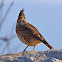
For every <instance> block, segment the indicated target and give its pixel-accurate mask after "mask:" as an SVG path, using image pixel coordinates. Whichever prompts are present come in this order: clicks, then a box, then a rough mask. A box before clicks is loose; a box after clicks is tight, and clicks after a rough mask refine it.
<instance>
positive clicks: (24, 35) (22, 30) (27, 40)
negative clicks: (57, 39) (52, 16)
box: [16, 9, 54, 51]
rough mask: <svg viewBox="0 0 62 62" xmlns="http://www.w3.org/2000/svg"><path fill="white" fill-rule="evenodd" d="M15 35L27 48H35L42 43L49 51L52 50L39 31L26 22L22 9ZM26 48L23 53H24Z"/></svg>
mask: <svg viewBox="0 0 62 62" xmlns="http://www.w3.org/2000/svg"><path fill="white" fill-rule="evenodd" d="M16 33H17V36H18V38H19V39H20V40H21V42H23V43H24V44H26V45H27V47H28V46H34V48H35V46H36V45H38V44H40V43H44V44H45V45H46V46H47V47H49V48H50V49H54V48H53V47H52V46H51V45H49V43H48V42H47V41H46V40H45V39H44V37H43V36H42V35H41V34H40V33H39V31H38V30H37V29H36V28H35V27H34V26H33V25H31V24H30V23H28V22H27V20H26V18H25V14H24V9H22V10H21V11H20V13H19V16H18V19H17V24H16ZM27 47H26V48H27ZM26 48H25V49H24V50H23V51H25V50H26ZM34 48H33V51H34Z"/></svg>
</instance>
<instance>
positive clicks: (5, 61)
mask: <svg viewBox="0 0 62 62" xmlns="http://www.w3.org/2000/svg"><path fill="white" fill-rule="evenodd" d="M0 62H62V49H54V50H47V51H26V52H20V53H12V54H6V55H1V56H0Z"/></svg>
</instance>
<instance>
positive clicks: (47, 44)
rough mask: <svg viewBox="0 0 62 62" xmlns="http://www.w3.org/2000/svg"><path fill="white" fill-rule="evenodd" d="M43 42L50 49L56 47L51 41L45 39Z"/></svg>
mask: <svg viewBox="0 0 62 62" xmlns="http://www.w3.org/2000/svg"><path fill="white" fill-rule="evenodd" d="M43 43H44V44H45V45H46V46H47V47H49V48H50V49H54V48H53V47H52V46H51V45H49V43H48V42H47V41H46V40H44V41H43Z"/></svg>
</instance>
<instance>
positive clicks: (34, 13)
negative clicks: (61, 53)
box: [0, 0, 62, 54]
mask: <svg viewBox="0 0 62 62" xmlns="http://www.w3.org/2000/svg"><path fill="white" fill-rule="evenodd" d="M11 1H13V0H10V1H9V0H6V1H5V5H4V8H3V10H2V15H4V14H5V12H6V10H7V8H8V6H9V4H10V2H11ZM22 8H24V9H25V11H24V13H25V16H26V19H27V21H28V22H29V23H31V24H32V25H34V26H35V27H36V28H37V29H38V30H39V32H40V33H41V34H42V35H43V36H44V38H45V39H46V40H47V42H48V43H49V44H50V45H51V46H53V47H54V48H55V49H62V0H34V1H33V0H14V5H13V6H12V9H11V11H10V12H9V14H8V16H7V18H6V21H5V23H4V24H3V28H2V29H1V31H0V32H1V33H0V37H1V36H2V37H4V36H6V35H7V34H8V35H9V34H10V31H11V27H12V25H14V29H13V30H14V32H13V34H15V35H16V32H15V25H16V21H17V18H18V15H19V12H20V10H21V9H22ZM4 45H5V44H4ZM4 45H3V46H2V47H1V48H0V51H1V50H2V49H3V48H4ZM26 46H27V45H25V44H23V43H22V42H21V41H20V40H19V39H18V37H17V36H16V38H14V39H13V40H11V42H10V50H9V53H16V52H22V51H23V49H24V48H25V47H26ZM48 49H49V48H48V47H47V46H45V45H44V44H43V43H42V44H40V45H37V46H36V47H35V51H45V50H48ZM32 50H33V47H28V48H27V51H32ZM4 54H7V51H5V53H4Z"/></svg>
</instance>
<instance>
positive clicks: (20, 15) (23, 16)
mask: <svg viewBox="0 0 62 62" xmlns="http://www.w3.org/2000/svg"><path fill="white" fill-rule="evenodd" d="M24 20H25V14H24V9H22V10H21V11H20V13H19V16H18V20H17V22H19V21H24Z"/></svg>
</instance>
